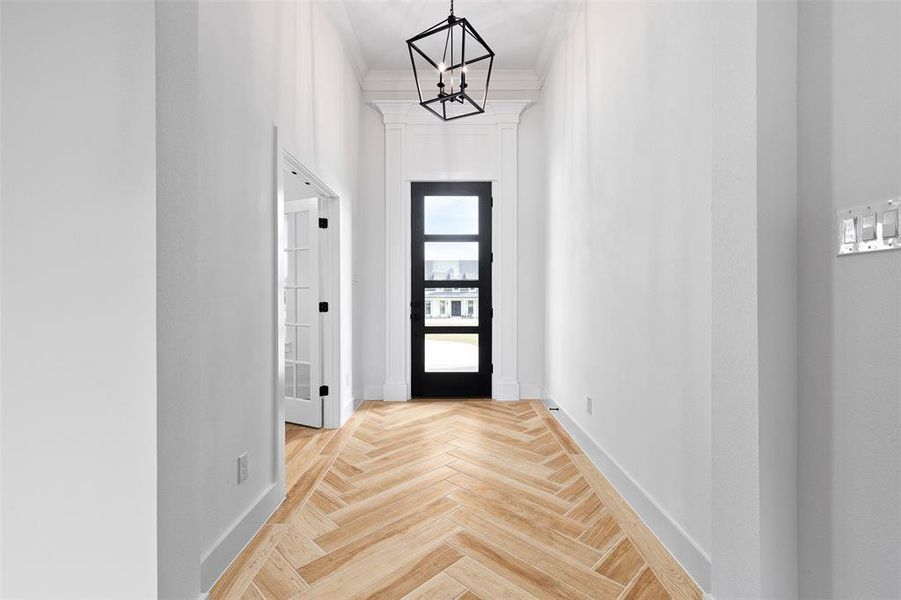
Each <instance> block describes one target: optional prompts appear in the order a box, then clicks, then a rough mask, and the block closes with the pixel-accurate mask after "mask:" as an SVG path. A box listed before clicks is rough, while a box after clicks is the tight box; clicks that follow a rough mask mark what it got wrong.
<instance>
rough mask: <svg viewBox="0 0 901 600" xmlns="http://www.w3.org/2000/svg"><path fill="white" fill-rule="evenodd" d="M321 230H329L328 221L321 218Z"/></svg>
mask: <svg viewBox="0 0 901 600" xmlns="http://www.w3.org/2000/svg"><path fill="white" fill-rule="evenodd" d="M319 229H328V219H323V218H322V217H320V218H319Z"/></svg>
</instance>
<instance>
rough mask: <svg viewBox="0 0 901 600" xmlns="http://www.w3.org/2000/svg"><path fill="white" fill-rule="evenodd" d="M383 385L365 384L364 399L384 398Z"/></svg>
mask: <svg viewBox="0 0 901 600" xmlns="http://www.w3.org/2000/svg"><path fill="white" fill-rule="evenodd" d="M384 388H385V386H383V385H364V386H363V400H382V399H383V398H384V397H385V396H384Z"/></svg>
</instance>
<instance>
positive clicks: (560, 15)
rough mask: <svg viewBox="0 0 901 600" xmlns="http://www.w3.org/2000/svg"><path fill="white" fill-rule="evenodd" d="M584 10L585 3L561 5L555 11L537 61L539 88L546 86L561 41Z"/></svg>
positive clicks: (536, 69)
mask: <svg viewBox="0 0 901 600" xmlns="http://www.w3.org/2000/svg"><path fill="white" fill-rule="evenodd" d="M583 10H584V3H582V2H572V3H570V6H566V5H565V4H563V3H561V6H560V8H559V10H557V11H554V16H553V18H552V19H551V22H550V23H549V24H548V28H547V32H546V33H545V36H544V41H543V43H542V45H541V50H540V51H539V52H538V59H537V60H536V61H535V75H536V77H537V79H538V87H539V88H541V86H543V85H544V80H545V78H546V77H547V74H548V71H550V69H551V64H552V63H553V61H554V56H555V55H556V53H557V48H559V47H560V40H562V39H563V37H564V36H565V35H566V32H567V30H568V29H569V27H570V25H571V24H572V23H573V22H574V21H575V19H576V17H578V16H579V15H580V14H581V12H582V11H583Z"/></svg>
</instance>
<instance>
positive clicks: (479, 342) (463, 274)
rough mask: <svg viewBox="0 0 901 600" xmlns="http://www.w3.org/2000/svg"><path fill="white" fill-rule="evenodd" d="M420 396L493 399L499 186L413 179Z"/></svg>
mask: <svg viewBox="0 0 901 600" xmlns="http://www.w3.org/2000/svg"><path fill="white" fill-rule="evenodd" d="M411 185H412V188H411V200H412V232H411V234H412V235H411V240H412V248H411V274H412V285H411V302H410V309H411V310H410V319H411V321H412V327H411V333H412V339H411V349H410V353H411V359H412V378H411V379H412V381H411V383H412V395H413V397H419V398H490V397H491V318H492V310H491V184H490V183H487V182H415V183H412V184H411Z"/></svg>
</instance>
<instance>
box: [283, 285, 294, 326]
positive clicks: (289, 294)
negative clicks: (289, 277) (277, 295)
mask: <svg viewBox="0 0 901 600" xmlns="http://www.w3.org/2000/svg"><path fill="white" fill-rule="evenodd" d="M285 323H297V290H294V289H286V290H285Z"/></svg>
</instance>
